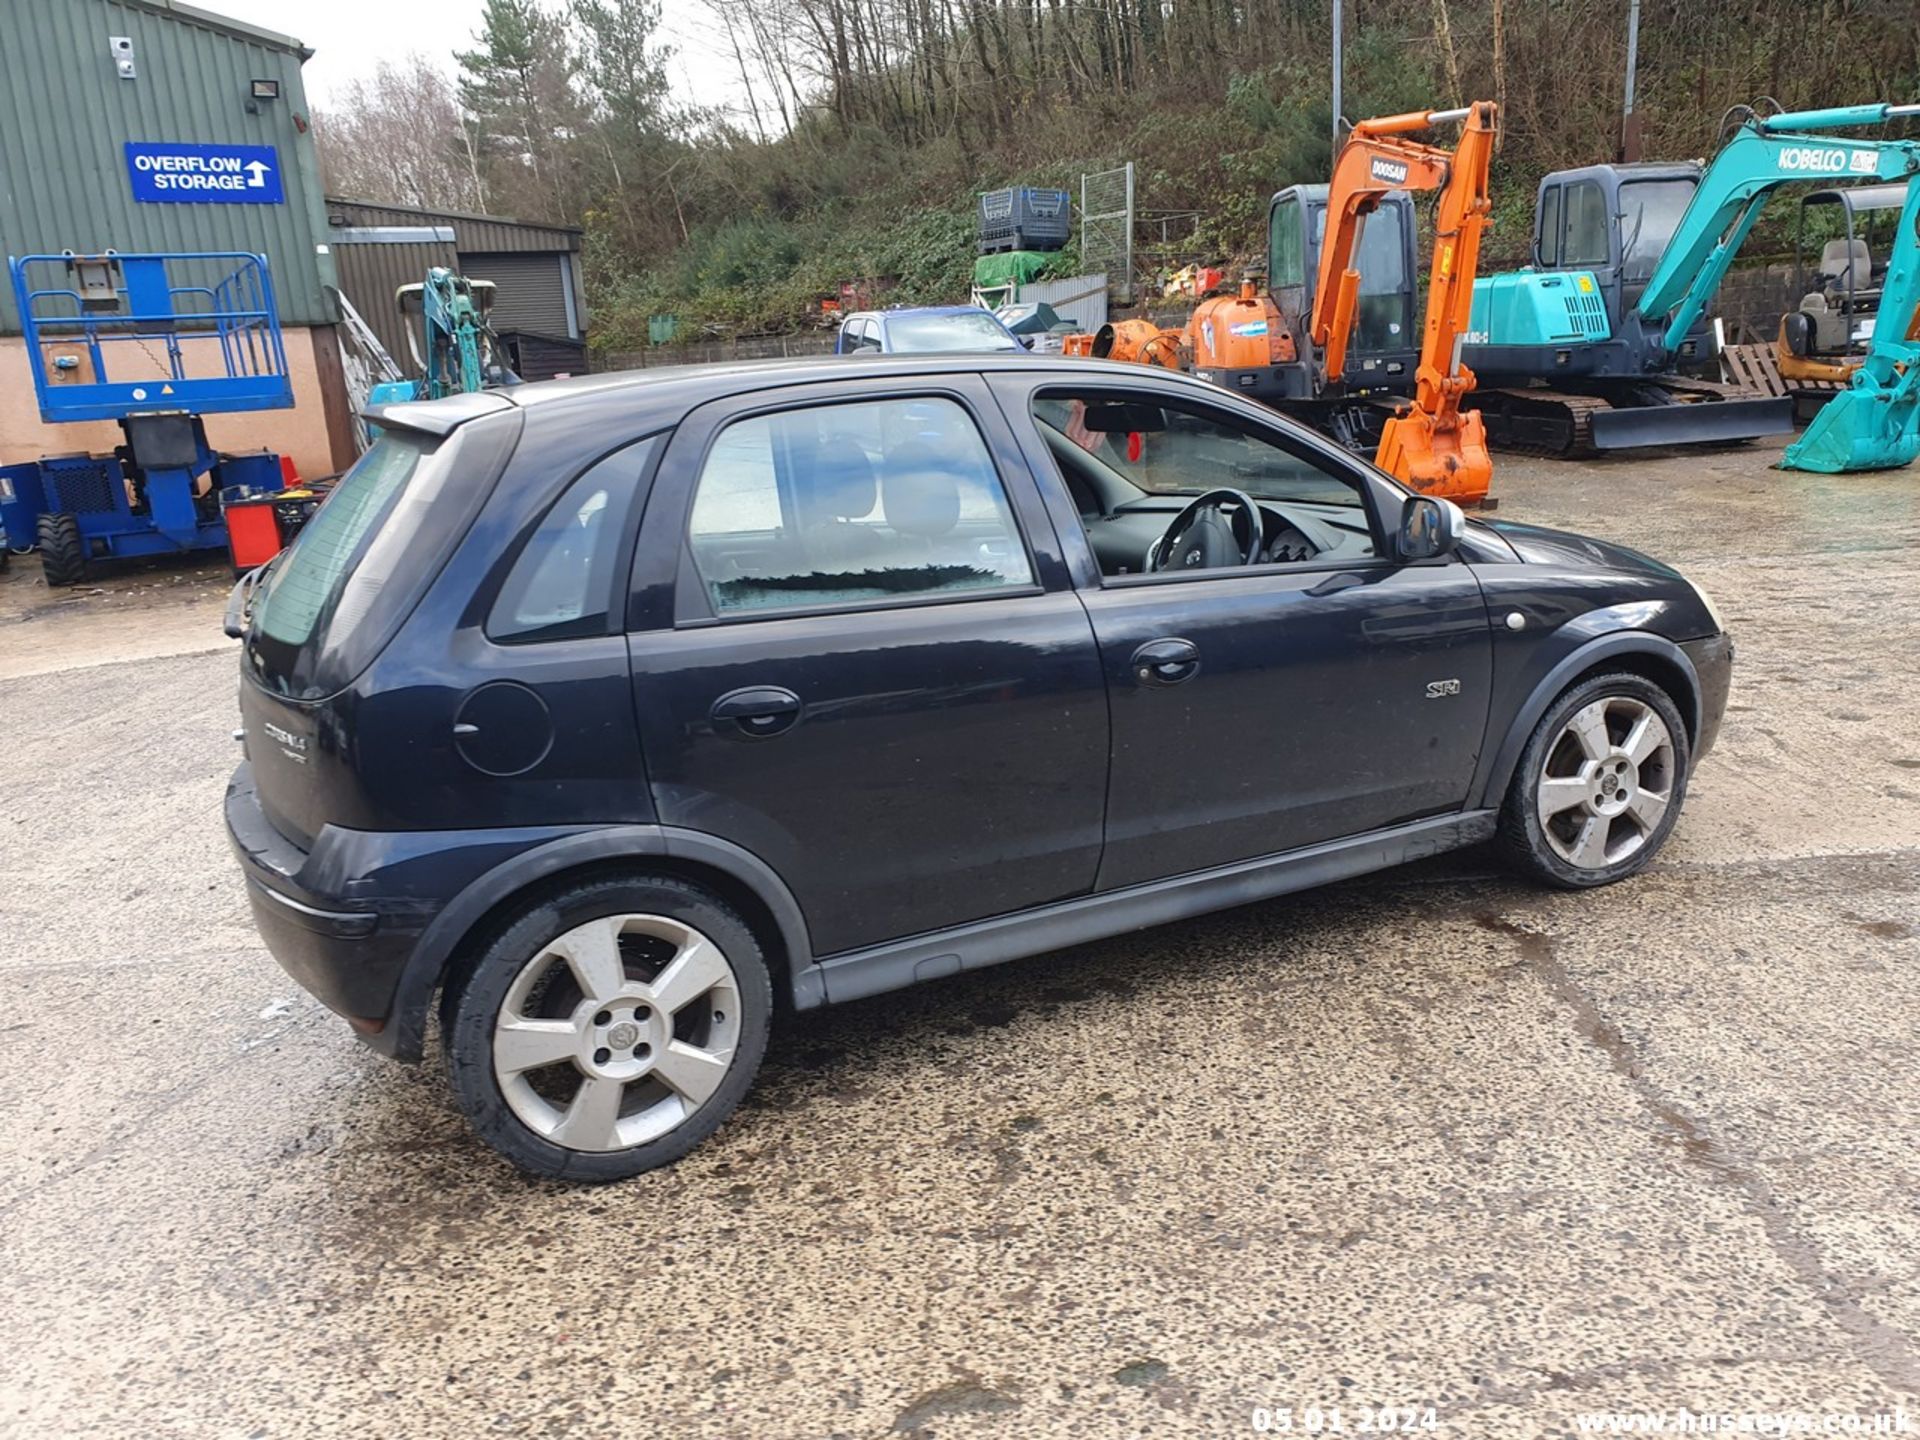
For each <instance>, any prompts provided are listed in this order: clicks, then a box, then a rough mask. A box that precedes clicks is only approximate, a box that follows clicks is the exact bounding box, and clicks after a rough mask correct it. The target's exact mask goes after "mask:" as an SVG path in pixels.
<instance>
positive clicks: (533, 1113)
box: [441, 876, 773, 1182]
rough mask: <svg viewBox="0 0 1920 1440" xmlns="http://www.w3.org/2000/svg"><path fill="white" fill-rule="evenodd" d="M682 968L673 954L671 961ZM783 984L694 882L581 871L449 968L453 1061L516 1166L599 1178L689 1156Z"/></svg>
mask: <svg viewBox="0 0 1920 1440" xmlns="http://www.w3.org/2000/svg"><path fill="white" fill-rule="evenodd" d="M676 967H678V968H677V969H676ZM772 1014H773V987H772V982H771V980H770V978H769V976H768V971H767V964H766V960H765V957H764V955H763V953H762V951H761V948H760V945H759V943H758V942H757V941H756V940H755V939H754V935H753V931H752V929H751V928H750V927H749V926H748V925H747V923H746V922H745V921H744V920H743V919H741V917H740V916H739V914H738V913H736V912H735V911H734V910H733V909H731V908H730V907H729V906H727V905H726V904H724V903H723V902H722V901H721V900H719V899H718V898H717V897H715V896H713V895H711V894H709V893H708V892H707V891H705V890H703V889H701V888H700V887H698V886H695V885H691V884H688V883H687V882H685V881H682V880H676V879H670V878H666V877H655V878H642V877H637V876H636V877H626V878H604V879H599V880H592V881H586V882H583V883H581V884H578V885H575V886H573V887H571V888H569V889H566V890H564V891H561V892H559V893H557V894H555V895H552V896H550V897H548V898H546V899H544V900H542V901H541V902H540V903H538V904H536V905H533V906H531V907H530V908H528V909H527V910H525V911H524V912H522V913H521V914H520V915H519V916H518V917H517V918H515V919H513V920H512V921H511V922H510V923H508V924H507V925H505V926H504V927H503V928H502V929H500V930H499V931H498V932H497V933H496V934H495V935H494V937H493V938H492V939H491V940H490V941H489V942H488V943H487V944H486V945H485V947H484V948H483V949H482V950H481V951H480V952H479V953H478V954H477V955H476V956H475V957H474V958H473V959H472V961H471V962H470V963H469V964H467V965H465V966H463V967H462V968H461V970H460V971H459V972H458V973H457V974H456V975H455V977H454V978H453V979H451V980H450V981H449V982H448V986H447V990H446V992H445V994H444V995H443V997H442V1006H441V1016H442V1025H443V1039H444V1043H445V1050H446V1060H447V1071H448V1075H449V1078H450V1079H451V1081H452V1085H453V1090H454V1094H455V1096H456V1097H457V1098H458V1100H459V1103H460V1108H461V1109H462V1110H463V1111H465V1112H466V1115H467V1118H468V1120H470V1121H471V1122H472V1124H473V1127H474V1129H475V1130H476V1131H478V1132H479V1134H480V1137H481V1138H482V1139H484V1140H485V1141H486V1142H487V1143H488V1144H489V1145H491V1146H493V1148H494V1149H496V1150H498V1151H499V1152H500V1153H501V1154H502V1155H504V1156H505V1157H506V1158H507V1159H509V1160H511V1161H512V1162H513V1163H514V1164H515V1165H518V1166H519V1167H520V1168H521V1169H523V1170H526V1171H528V1172H530V1173H532V1174H534V1175H540V1176H545V1177H549V1178H553V1179H564V1180H573V1181H586V1182H599V1181H608V1180H621V1179H625V1178H627V1177H628V1176H632V1175H639V1174H641V1173H643V1172H645V1171H648V1170H653V1169H657V1168H658V1167H660V1166H662V1165H668V1164H671V1163H672V1162H674V1161H675V1160H678V1159H679V1158H680V1157H681V1156H683V1155H685V1154H686V1153H687V1152H688V1151H690V1150H692V1149H693V1147H694V1146H696V1145H698V1144H699V1143H700V1142H701V1141H702V1140H704V1139H706V1138H707V1136H709V1135H711V1134H712V1133H713V1132H714V1131H715V1130H716V1129H718V1128H719V1126H720V1124H721V1122H722V1121H724V1120H725V1119H726V1118H727V1116H728V1115H729V1114H731V1113H732V1111H733V1109H734V1107H735V1106H736V1105H738V1104H739V1103H740V1100H741V1097H742V1096H744V1095H745V1094H746V1092H747V1089H748V1087H749V1086H750V1085H751V1084H752V1083H753V1077H754V1074H755V1072H756V1071H758V1069H759V1068H760V1060H761V1057H762V1056H763V1055H764V1054H765V1052H766V1045H767V1034H768V1030H769V1028H770V1025H771V1020H772Z"/></svg>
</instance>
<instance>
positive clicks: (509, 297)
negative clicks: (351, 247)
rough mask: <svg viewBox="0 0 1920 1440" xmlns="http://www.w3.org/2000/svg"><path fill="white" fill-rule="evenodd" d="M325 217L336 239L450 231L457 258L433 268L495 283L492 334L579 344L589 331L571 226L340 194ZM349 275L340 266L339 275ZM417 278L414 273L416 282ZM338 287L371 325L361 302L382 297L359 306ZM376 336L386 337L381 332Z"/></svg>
mask: <svg viewBox="0 0 1920 1440" xmlns="http://www.w3.org/2000/svg"><path fill="white" fill-rule="evenodd" d="M327 217H328V219H329V220H330V221H331V222H332V224H333V227H334V233H335V234H336V235H339V234H341V233H343V232H345V231H348V230H355V229H364V230H373V229H382V228H389V227H397V228H414V227H418V226H422V225H432V226H436V227H440V226H444V227H446V228H448V229H451V230H452V231H453V248H454V251H455V252H456V253H457V255H458V256H459V260H458V262H457V263H456V262H454V261H435V262H434V263H435V264H446V265H453V266H454V268H456V269H458V270H459V271H460V272H461V273H463V274H465V275H468V276H471V277H472V278H473V279H475V280H492V281H494V282H495V283H496V284H498V285H499V287H500V289H499V291H498V294H497V298H496V301H495V304H494V311H493V328H494V329H496V330H533V331H538V332H539V333H541V334H543V335H553V336H557V337H561V338H572V339H576V340H577V339H579V338H581V337H582V336H584V335H585V334H586V321H587V305H586V295H585V293H584V292H583V290H582V288H581V277H580V264H579V261H578V259H577V258H576V257H577V256H578V255H579V253H580V241H581V236H580V231H579V230H577V229H575V228H573V227H572V226H568V225H541V224H533V223H528V222H524V221H520V220H508V219H505V218H503V217H501V216H497V215H467V214H463V213H461V212H459V211H456V210H422V209H418V208H416V207H414V206H410V205H377V204H374V203H373V202H371V201H367V200H349V199H346V198H344V197H342V196H338V195H332V196H329V197H328V198H327ZM343 251H344V247H343ZM362 263H363V262H362V261H361V260H360V258H359V257H357V256H355V257H351V258H348V257H345V256H344V255H343V258H342V261H341V264H342V266H343V267H345V266H348V265H353V266H358V265H360V264H362ZM346 273H347V272H346V270H345V268H343V269H342V271H341V274H342V275H343V276H344V275H345V274H346ZM419 278H420V277H419V276H418V275H416V276H414V279H416V280H417V279H419ZM343 285H344V288H345V289H346V292H347V298H348V299H350V300H352V301H353V303H354V305H355V306H357V307H361V313H362V314H363V315H365V316H366V317H367V319H368V320H369V322H370V323H371V321H372V316H371V314H370V313H369V312H368V311H367V310H366V308H365V305H367V304H377V305H380V306H381V307H382V308H384V307H385V303H386V302H385V301H384V300H379V299H376V298H375V297H374V296H373V295H371V294H369V295H368V298H367V300H366V301H365V302H364V303H363V301H362V299H361V295H362V291H361V290H360V289H358V288H356V287H355V286H353V285H345V284H344V281H343ZM377 328H378V327H377V326H376V329H377ZM380 333H381V336H382V338H383V339H384V338H385V334H386V332H385V331H384V330H382V331H381V332H380ZM394 358H395V359H399V360H401V362H402V363H403V364H404V363H405V360H404V358H403V357H402V355H401V352H400V351H397V350H396V351H395V352H394Z"/></svg>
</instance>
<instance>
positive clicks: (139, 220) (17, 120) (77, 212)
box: [0, 0, 335, 333]
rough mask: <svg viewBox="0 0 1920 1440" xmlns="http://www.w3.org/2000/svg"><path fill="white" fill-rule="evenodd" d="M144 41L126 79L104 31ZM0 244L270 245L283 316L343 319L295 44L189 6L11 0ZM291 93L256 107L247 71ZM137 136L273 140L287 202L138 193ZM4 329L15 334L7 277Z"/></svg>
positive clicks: (262, 248)
mask: <svg viewBox="0 0 1920 1440" xmlns="http://www.w3.org/2000/svg"><path fill="white" fill-rule="evenodd" d="M112 35H127V36H131V37H132V39H133V46H134V63H135V66H136V68H137V70H138V72H139V73H138V77H137V78H136V79H132V80H124V79H122V78H120V76H119V74H118V73H117V72H116V70H115V67H114V61H113V57H112V55H111V54H110V53H109V51H108V48H107V40H108V37H109V36H112ZM0 37H3V38H0V250H4V251H5V252H6V253H7V254H9V255H24V254H34V253H58V252H59V251H61V250H64V249H74V250H93V251H99V250H105V249H107V248H109V247H111V248H113V249H115V250H121V251H127V252H134V251H154V250H165V251H182V250H246V251H255V252H259V253H262V254H264V255H266V257H267V262H268V264H269V266H270V267H271V268H272V271H273V283H274V289H275V292H276V294H277V296H278V299H279V304H280V318H281V319H282V321H284V322H285V323H287V324H290V325H325V324H332V323H333V321H334V319H335V316H334V312H333V307H332V303H331V301H330V300H329V298H328V296H327V294H326V290H325V286H326V285H327V284H329V283H331V282H332V280H333V263H332V257H331V256H330V255H327V254H321V253H319V251H318V248H317V247H321V246H324V245H325V244H326V243H327V216H326V208H325V205H324V203H323V200H322V195H321V187H320V178H319V164H318V161H317V159H316V157H315V154H314V146H313V137H312V136H311V135H310V134H307V133H303V132H302V131H301V130H300V129H299V128H298V125H297V124H296V122H295V118H294V117H295V116H299V117H301V120H302V121H304V119H305V117H306V116H307V113H308V112H307V101H306V91H305V89H304V88H303V87H302V85H301V79H300V56H299V54H298V53H297V52H295V51H293V50H291V49H288V48H285V47H283V46H280V45H277V44H274V43H271V42H269V41H267V40H264V39H255V38H243V37H242V36H240V35H238V34H235V33H232V32H229V31H226V30H224V29H222V28H221V26H220V22H219V21H218V20H217V19H215V18H214V17H205V18H196V17H195V16H194V13H193V12H191V11H189V10H187V9H186V8H185V7H171V8H170V7H168V6H166V5H164V4H142V3H132V0H0ZM255 79H261V80H278V81H279V82H280V97H281V98H280V99H279V100H277V101H265V102H261V103H260V104H259V105H258V107H257V108H258V111H259V113H258V114H248V113H247V108H246V107H247V103H248V98H249V82H250V81H251V80H255ZM129 140H149V141H181V142H186V143H192V144H219V143H232V144H246V145H273V146H276V147H277V148H278V150H279V152H280V168H281V171H282V179H283V183H284V186H285V190H286V203H285V204H283V205H221V204H181V205H164V204H163V205H155V204H140V203H137V202H136V201H135V200H134V198H133V189H132V184H131V182H130V180H129V178H128V175H127V164H126V156H125V151H124V150H123V148H122V147H123V146H124V145H125V143H126V142H127V141H129ZM0 291H4V293H3V294H0V332H11V333H17V332H18V330H19V328H20V325H19V317H18V316H17V315H15V313H14V304H13V295H12V291H11V287H10V286H0Z"/></svg>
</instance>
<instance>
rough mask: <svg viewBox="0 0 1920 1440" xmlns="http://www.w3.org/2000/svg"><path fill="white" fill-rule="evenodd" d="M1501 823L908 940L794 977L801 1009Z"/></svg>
mask: <svg viewBox="0 0 1920 1440" xmlns="http://www.w3.org/2000/svg"><path fill="white" fill-rule="evenodd" d="M1495 818H1496V812H1495V811H1492V810H1467V811H1462V812H1459V813H1456V814H1452V815H1441V816H1436V817H1434V818H1433V819H1429V820H1416V821H1413V822H1411V823H1409V824H1406V825H1396V826H1394V827H1393V828H1391V829H1388V830H1375V831H1373V832H1371V833H1370V834H1366V835H1357V836H1354V837H1353V838H1351V839H1347V840H1334V841H1329V842H1328V843H1326V844H1324V845H1312V846H1308V847H1307V848H1305V849H1302V850H1290V851H1287V852H1286V853H1285V854H1281V855H1267V856H1262V857H1261V858H1260V859H1257V860H1242V861H1238V862H1236V863H1235V864H1232V865H1223V866H1220V867H1218V868H1217V869H1213V870H1196V871H1194V872H1193V873H1192V874H1190V875H1177V876H1174V877H1173V878H1172V879H1168V880H1155V881H1152V882H1150V883H1148V884H1145V885H1133V886H1129V887H1128V888H1126V889H1124V890H1112V891H1108V892H1106V893H1104V894H1099V895H1085V896H1081V897H1080V898H1078V899H1075V900H1063V901H1060V902H1059V903H1057V904H1054V905H1048V906H1045V907H1043V908H1041V909H1038V910H1028V911H1024V912H1022V913H1020V914H1018V915H1003V916H999V917H996V918H995V919H992V920H976V921H974V922H973V923H971V924H968V925H957V926H955V927H954V928H952V929H950V930H939V931H935V932H934V933H932V934H929V935H919V936H915V937H914V938H912V939H910V940H895V941H890V942H888V943H887V944H885V945H874V946H870V947H868V948H867V949H865V950H853V951H849V952H848V953H847V954H844V955H835V956H831V957H829V958H828V959H825V960H822V961H819V962H817V963H816V964H814V965H811V966H809V967H808V968H807V970H805V971H803V972H801V973H800V974H798V975H796V976H794V985H793V992H794V1005H795V1007H796V1008H797V1009H801V1010H810V1009H813V1008H814V1007H815V1006H818V1005H829V1004H839V1003H841V1002H843V1001H847V1000H858V999H861V998H862V997H864V996H868V995H882V994H885V993H886V992H887V991H889V990H900V989H904V988H905V987H906V986H909V985H916V984H918V983H919V982H921V981H922V980H933V979H937V978H939V977H940V976H942V975H955V974H958V973H959V972H960V971H962V970H981V969H984V968H986V967H987V966H989V965H999V964H1001V963H1003V962H1005V961H1008V960H1020V959H1024V958H1025V957H1026V956H1028V955H1038V954H1041V953H1043V952H1045V951H1048V950H1059V949H1061V948H1063V947H1065V946H1068V945H1081V944H1085V943H1086V942H1087V941H1089V940H1103V939H1106V938H1107V937H1108V936H1111V935H1123V934H1125V933H1126V932H1127V931H1129V930H1144V929H1146V928H1147V927H1149V926H1152V925H1165V924H1167V923H1168V922H1170V921H1174V920H1185V919H1188V918H1190V917H1192V916H1195V915H1205V914H1209V913H1211V912H1212V911H1215V910H1227V909H1231V908H1232V907H1234V906H1236V905H1246V904H1250V903H1252V902H1253V901H1256V900H1270V899H1272V898H1273V897H1274V896H1276V895H1287V894H1291V893H1292V892H1293V891H1295V890H1310V889H1312V888H1313V887H1315V886H1317V885H1325V884H1328V883H1330V882H1332V881H1335V880H1345V879H1347V878H1348V877H1350V876H1354V875H1365V874H1367V873H1368V872H1369V871H1373V870H1384V869H1387V868H1388V867H1390V866H1393V865H1399V864H1403V863H1405V862H1406V861H1409V860H1421V859H1425V858H1426V857H1427V856H1429V855H1439V854H1441V853H1443V852H1445V851H1448V850H1457V849H1459V848H1460V847H1461V846H1463V845H1475V844H1478V843H1479V842H1481V841H1483V840H1489V839H1491V838H1492V837H1493V832H1494V822H1495Z"/></svg>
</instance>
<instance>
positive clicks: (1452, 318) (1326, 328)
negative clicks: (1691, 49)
mask: <svg viewBox="0 0 1920 1440" xmlns="http://www.w3.org/2000/svg"><path fill="white" fill-rule="evenodd" d="M1455 120H1458V121H1461V122H1463V124H1462V126H1461V131H1460V143H1459V144H1458V145H1457V146H1455V147H1454V149H1453V151H1452V153H1451V154H1449V153H1448V152H1447V151H1445V150H1442V149H1439V148H1437V147H1435V146H1432V145H1424V144H1420V143H1418V142H1416V141H1411V140H1406V139H1403V138H1401V137H1403V136H1405V135H1407V134H1408V133H1410V132H1413V131H1418V130H1426V129H1430V128H1431V127H1433V126H1435V125H1441V124H1445V123H1448V122H1450V121H1455ZM1497 125H1498V112H1497V111H1496V110H1495V108H1494V106H1493V104H1492V103H1491V102H1490V101H1485V100H1480V101H1475V102H1474V103H1473V104H1471V105H1468V106H1466V107H1465V108H1464V109H1461V110H1441V111H1435V112H1431V113H1428V114H1413V115H1390V116H1387V117H1386V118H1385V119H1380V120H1363V121H1361V122H1360V123H1359V124H1358V125H1356V126H1354V127H1353V130H1352V133H1350V134H1349V135H1348V136H1347V141H1346V144H1344V145H1343V146H1341V147H1340V158H1339V159H1338V160H1336V161H1335V162H1334V166H1333V183H1332V185H1331V186H1330V187H1329V189H1328V195H1327V243H1326V245H1325V246H1324V248H1322V250H1321V252H1320V284H1319V287H1318V290H1317V293H1316V295H1315V297H1314V305H1313V343H1314V344H1315V345H1317V346H1319V347H1320V350H1321V353H1322V355H1323V356H1324V363H1325V367H1326V376H1327V379H1328V380H1329V381H1334V382H1337V381H1339V380H1340V379H1341V378H1342V377H1343V376H1344V374H1345V372H1346V361H1347V340H1348V337H1349V336H1350V335H1351V334H1352V333H1353V316H1354V307H1355V304H1356V302H1357V301H1358V298H1359V294H1360V272H1359V271H1358V270H1357V269H1355V268H1354V264H1353V261H1354V253H1355V251H1356V250H1357V249H1358V247H1359V243H1360V234H1361V227H1362V226H1363V225H1364V224H1365V222H1366V217H1367V215H1368V214H1369V213H1370V212H1371V211H1372V210H1373V209H1374V208H1375V207H1376V206H1378V205H1379V203H1380V201H1381V198H1382V197H1383V196H1385V195H1387V194H1389V193H1391V192H1392V191H1395V190H1437V191H1439V193H1440V200H1439V205H1438V207H1437V208H1436V210H1435V214H1434V225H1433V266H1432V269H1431V271H1430V272H1429V275H1428V279H1427V313H1426V319H1425V321H1424V322H1423V325H1422V332H1421V339H1420V363H1419V366H1418V368H1417V369H1416V370H1415V372H1414V394H1413V399H1412V401H1411V402H1407V401H1401V402H1400V403H1398V404H1396V405H1395V407H1394V413H1393V417H1392V418H1391V419H1390V420H1388V421H1387V423H1386V428H1385V430H1384V431H1383V432H1382V433H1381V436H1380V448H1379V450H1378V452H1377V453H1376V454H1375V456H1374V463H1376V464H1377V465H1379V467H1380V468H1381V469H1382V470H1385V471H1386V472H1387V473H1388V474H1389V475H1392V476H1394V477H1395V478H1396V479H1399V480H1404V481H1405V482H1406V483H1407V484H1409V485H1411V486H1412V487H1413V488H1414V489H1416V490H1420V491H1423V492H1425V493H1426V494H1429V495H1441V496H1444V497H1446V498H1447V499H1449V500H1457V501H1459V502H1460V503H1461V504H1465V505H1477V504H1481V503H1483V502H1484V501H1485V500H1486V498H1487V490H1488V487H1489V485H1490V484H1491V482H1492V479H1493V461H1492V459H1491V457H1490V456H1489V455H1488V454H1487V432H1486V429H1485V427H1484V426H1483V425H1482V424H1481V423H1480V412H1479V411H1478V410H1463V409H1462V408H1461V401H1462V400H1463V399H1464V398H1465V397H1466V395H1467V394H1468V393H1469V392H1470V391H1471V390H1472V389H1473V372H1472V371H1471V370H1469V369H1467V367H1466V366H1465V365H1463V364H1461V363H1460V345H1461V340H1462V338H1463V337H1464V336H1465V334H1466V331H1467V325H1468V320H1469V318H1470V316H1471V314H1472V311H1473V279H1474V275H1475V273H1476V271H1477V270H1478V268H1479V263H1480V236H1481V233H1482V232H1483V231H1484V230H1485V229H1486V226H1487V215H1488V212H1489V211H1491V210H1492V208H1493V205H1492V201H1491V200H1490V199H1489V198H1488V194H1487V172H1488V168H1489V166H1490V165H1491V164H1492V161H1493V141H1494V135H1495V130H1496V127H1497Z"/></svg>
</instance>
